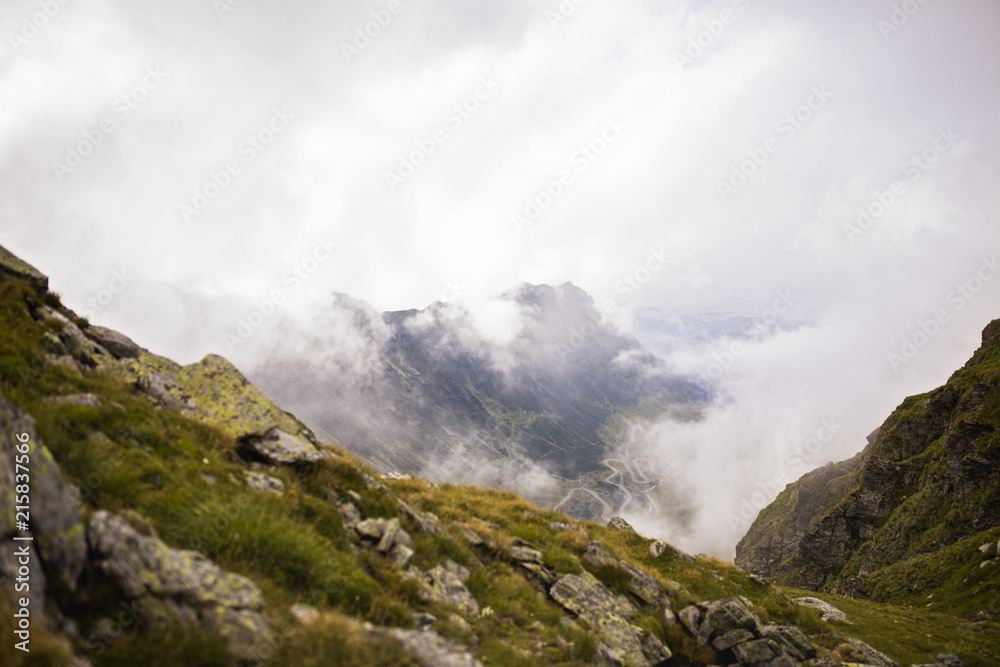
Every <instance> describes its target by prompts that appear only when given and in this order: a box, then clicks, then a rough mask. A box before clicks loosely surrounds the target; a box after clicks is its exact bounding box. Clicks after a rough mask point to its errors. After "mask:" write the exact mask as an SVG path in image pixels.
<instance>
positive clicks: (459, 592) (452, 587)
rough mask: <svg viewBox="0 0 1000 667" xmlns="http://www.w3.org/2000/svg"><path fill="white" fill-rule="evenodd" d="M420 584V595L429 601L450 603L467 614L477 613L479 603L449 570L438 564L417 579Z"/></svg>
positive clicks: (473, 614)
mask: <svg viewBox="0 0 1000 667" xmlns="http://www.w3.org/2000/svg"><path fill="white" fill-rule="evenodd" d="M418 581H420V584H421V591H420V595H421V597H422V598H423V599H424V600H427V601H429V602H440V603H442V604H450V605H453V606H455V607H457V608H458V609H460V610H461V611H463V612H465V613H466V614H468V615H469V616H475V615H477V614H479V603H478V602H476V598H474V597H472V593H470V592H469V589H468V588H466V587H465V584H463V583H462V580H461V579H459V578H458V577H457V576H456V575H455V574H454V573H453V572H451V571H450V570H448V569H446V568H444V567H442V566H440V565H438V566H437V567H435V568H433V569H432V570H430V571H429V572H427V573H426V574H424V575H423V576H422V577H420V578H419V579H418Z"/></svg>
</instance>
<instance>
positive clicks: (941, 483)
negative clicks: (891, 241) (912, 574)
mask: <svg viewBox="0 0 1000 667" xmlns="http://www.w3.org/2000/svg"><path fill="white" fill-rule="evenodd" d="M998 360H1000V320H997V321H994V322H993V323H991V324H990V325H989V326H988V327H986V329H985V331H984V332H983V344H982V347H980V349H979V350H978V351H977V352H976V353H975V355H974V356H973V357H972V359H970V360H969V362H968V363H967V364H966V365H965V366H964V367H963V368H962V369H961V370H959V371H957V372H956V373H955V374H954V375H953V376H952V377H951V378H950V379H949V381H948V383H947V384H946V385H944V386H943V387H940V388H938V389H936V390H934V391H932V392H930V393H929V394H925V395H922V396H915V397H911V398H908V399H906V400H905V401H904V402H903V404H902V405H900V406H899V408H897V409H896V411H895V412H894V413H893V414H892V416H890V417H889V419H888V420H886V422H885V423H884V424H883V425H882V426H881V427H880V428H879V429H877V430H876V431H875V432H874V433H873V434H872V435H871V436H870V438H869V444H868V445H867V446H866V447H865V449H864V450H863V451H862V452H861V453H860V454H858V455H857V456H855V457H854V458H852V459H850V460H848V461H843V462H841V463H836V464H828V465H826V466H824V467H822V468H819V469H817V470H814V471H813V472H810V473H808V474H806V475H805V476H803V477H802V478H801V479H800V480H798V481H797V482H795V483H793V484H790V485H789V486H788V487H787V488H786V489H785V490H784V491H783V492H782V493H781V494H779V496H778V498H777V499H776V500H775V501H774V502H773V503H772V504H771V505H770V506H769V507H767V508H765V509H764V510H763V511H761V513H760V514H759V515H758V517H757V520H756V521H755V522H754V523H753V525H752V526H751V527H750V530H749V531H748V532H747V534H746V535H745V536H744V537H743V539H742V540H740V543H739V544H738V545H737V547H736V562H737V564H738V565H740V566H741V567H743V568H745V569H747V570H749V571H751V572H754V573H757V574H760V575H764V576H767V577H774V578H777V579H779V580H780V581H782V582H783V583H786V584H789V585H793V586H797V587H801V588H807V589H813V590H815V589H819V588H820V587H823V586H825V585H827V584H831V585H833V589H834V590H835V591H836V592H840V593H843V594H848V595H854V596H861V597H866V596H869V595H870V594H871V593H872V590H873V581H875V580H876V579H877V577H878V572H879V570H880V569H881V568H885V567H888V566H892V565H894V564H896V563H900V562H902V561H905V560H907V559H910V558H914V557H918V556H920V555H922V554H927V553H932V552H935V551H938V550H940V549H943V548H945V547H947V546H948V545H951V544H954V543H956V542H958V541H960V540H963V539H966V538H971V537H973V536H975V535H977V534H979V533H981V532H984V531H987V530H989V529H991V528H994V527H996V526H1000V511H998V508H1000V414H998V413H997V410H996V408H995V405H996V404H997V401H1000V374H998V373H997V367H998V365H1000V362H998Z"/></svg>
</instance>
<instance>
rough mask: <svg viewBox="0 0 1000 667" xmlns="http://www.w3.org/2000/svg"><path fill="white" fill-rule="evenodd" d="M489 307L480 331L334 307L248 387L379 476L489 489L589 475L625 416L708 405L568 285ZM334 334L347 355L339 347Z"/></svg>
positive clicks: (452, 317)
mask: <svg viewBox="0 0 1000 667" xmlns="http://www.w3.org/2000/svg"><path fill="white" fill-rule="evenodd" d="M493 306H494V307H495V308H496V309H497V311H498V312H499V313H500V314H501V315H502V317H500V318H498V319H501V320H502V322H498V323H495V324H494V323H490V324H488V325H483V324H480V323H477V322H476V321H475V320H474V318H473V317H472V316H471V315H470V313H468V312H466V311H465V310H463V309H462V308H460V307H458V306H456V305H453V304H445V303H435V304H433V305H431V306H430V307H428V308H426V309H424V310H421V311H415V310H410V311H401V312H389V313H381V314H380V313H377V312H375V311H374V310H373V309H372V308H371V307H370V306H368V305H367V304H364V303H362V302H359V301H355V300H352V299H350V298H348V297H345V296H343V295H338V296H337V297H336V298H335V299H334V302H333V304H332V305H331V308H330V311H329V312H328V313H325V314H324V315H323V316H322V317H323V319H321V320H320V321H319V323H318V324H317V329H319V330H320V333H319V334H316V335H315V336H314V337H313V338H311V339H309V338H307V339H305V340H297V339H293V340H291V341H289V340H288V339H283V340H282V343H281V345H280V346H277V347H276V348H275V349H274V350H273V351H272V353H271V354H269V355H268V357H269V358H270V361H269V362H268V363H266V364H263V365H261V366H259V367H257V368H255V369H253V371H252V375H253V377H254V378H255V380H257V381H258V382H260V383H261V384H262V385H264V386H267V387H268V389H269V391H270V392H271V393H272V394H273V395H274V396H275V397H276V398H278V399H279V400H281V402H282V403H283V404H285V405H288V406H290V408H291V409H292V410H294V411H295V412H296V413H297V414H301V415H303V416H304V417H306V418H307V419H309V420H310V421H311V422H313V423H315V424H316V425H317V427H318V428H321V429H322V430H323V431H324V432H326V433H329V434H331V436H332V437H334V438H336V439H337V440H339V441H340V442H343V443H345V445H346V446H348V447H350V448H351V449H352V450H353V451H355V452H357V453H359V454H361V455H362V456H364V457H365V458H366V459H368V460H370V461H371V462H373V464H375V465H376V466H378V467H380V468H382V469H383V470H387V471H398V472H401V473H408V474H422V475H425V476H428V477H431V478H433V479H438V480H442V481H456V480H467V479H468V480H474V481H476V482H477V483H482V484H486V485H490V486H502V485H503V482H504V481H509V480H510V479H514V478H516V477H517V476H519V475H520V474H522V473H525V472H531V471H544V472H545V473H548V474H551V475H552V476H554V477H556V478H563V479H568V478H576V477H579V476H580V475H582V474H585V473H588V472H593V471H595V470H601V469H603V468H602V463H601V462H602V461H603V459H605V458H607V457H608V456H612V455H614V454H615V453H616V443H615V436H616V429H617V427H618V426H619V424H620V422H621V420H622V419H623V418H624V417H627V416H629V415H637V414H646V415H661V414H663V413H664V412H666V411H668V410H675V411H677V412H678V413H682V414H686V415H693V414H696V413H697V411H698V409H699V407H700V405H701V403H702V402H703V401H705V400H706V399H707V398H708V397H707V394H706V392H705V391H703V390H702V389H700V388H699V387H697V386H696V385H694V384H692V383H690V382H688V381H685V380H683V379H680V378H676V377H670V376H669V375H668V374H667V372H666V370H665V369H664V368H663V367H662V365H661V364H660V362H659V361H658V360H657V359H656V358H655V357H654V356H653V355H651V354H650V353H648V352H647V351H646V350H644V349H643V348H642V346H641V345H640V344H639V343H638V342H637V341H636V340H635V339H633V338H631V337H628V336H625V335H622V334H620V333H618V332H617V331H616V330H614V329H613V328H612V327H611V326H609V325H607V324H606V323H601V321H600V319H601V318H600V316H599V314H598V312H597V310H596V308H595V307H594V303H593V300H592V299H591V297H590V296H588V295H587V294H586V293H585V292H584V291H583V290H581V289H579V288H577V287H575V286H573V285H572V284H569V283H567V284H564V285H562V286H560V287H549V286H544V285H543V286H536V285H524V286H522V287H521V288H520V289H518V290H516V291H515V292H513V293H511V294H507V295H504V297H503V298H502V299H500V300H499V301H497V302H496V303H495V304H493ZM345 323H346V324H345ZM345 328H347V329H349V330H350V331H351V333H352V334H353V335H352V340H355V341H360V343H358V344H355V345H352V346H349V347H348V348H346V349H344V348H343V341H344V339H345V336H344V335H343V333H344V329H345ZM501 328H502V329H504V331H502V332H501V331H499V329H501ZM324 330H325V331H326V332H327V333H323V331H324ZM300 335H306V334H300ZM358 358H364V364H363V367H362V369H361V370H359V369H358V368H357V359H358Z"/></svg>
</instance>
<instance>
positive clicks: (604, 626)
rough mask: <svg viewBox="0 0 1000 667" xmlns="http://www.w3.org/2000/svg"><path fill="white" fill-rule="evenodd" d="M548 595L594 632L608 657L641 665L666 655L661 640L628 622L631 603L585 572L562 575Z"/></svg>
mask: <svg viewBox="0 0 1000 667" xmlns="http://www.w3.org/2000/svg"><path fill="white" fill-rule="evenodd" d="M549 595H550V596H551V597H552V599H553V600H555V601H556V602H558V603H559V604H560V605H562V606H563V607H564V608H565V609H566V610H568V611H570V612H572V613H573V614H574V615H576V616H577V617H579V618H580V620H582V621H583V622H584V623H586V624H587V625H588V626H589V627H590V628H591V629H592V630H594V631H595V632H596V633H597V635H598V637H599V638H600V640H601V642H602V643H603V644H604V645H605V650H603V651H602V652H603V653H604V654H605V656H606V657H607V658H610V659H611V660H612V661H619V664H628V665H635V666H637V667H642V666H645V665H652V664H656V663H658V662H661V661H663V660H666V659H667V658H669V657H670V651H669V649H667V647H666V646H664V645H663V644H662V642H660V641H659V640H658V639H657V638H656V637H653V636H652V635H645V634H644V633H643V631H642V629H641V628H639V627H638V626H636V625H633V624H632V623H631V619H632V618H633V617H634V616H635V614H636V608H635V606H634V605H633V604H632V603H631V602H629V601H628V600H627V599H625V598H623V597H620V596H615V595H613V594H612V593H611V591H609V590H608V589H607V587H606V586H605V585H604V584H602V583H601V582H600V581H598V579H597V578H596V577H594V575H592V574H590V573H589V572H584V573H583V574H580V575H576V574H565V575H562V576H561V577H559V579H558V580H557V581H556V583H555V584H554V585H553V586H552V588H551V589H550V590H549Z"/></svg>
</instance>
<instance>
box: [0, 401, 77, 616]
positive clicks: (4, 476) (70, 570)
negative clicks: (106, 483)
mask: <svg viewBox="0 0 1000 667" xmlns="http://www.w3.org/2000/svg"><path fill="white" fill-rule="evenodd" d="M19 434H26V435H27V438H28V443H27V444H28V447H29V450H28V454H27V457H28V458H27V460H28V464H27V467H28V469H29V470H30V475H31V494H30V500H31V505H30V507H31V509H30V512H31V521H30V523H31V535H32V536H33V537H34V538H35V539H34V542H33V543H32V548H33V549H34V551H35V552H37V555H38V556H39V557H38V558H35V559H33V560H32V568H33V572H34V573H36V574H40V573H41V567H40V565H41V564H42V563H44V564H45V566H44V567H45V578H46V579H47V580H48V584H49V585H50V586H53V587H54V588H55V589H56V590H55V591H54V592H55V593H56V594H57V595H58V596H61V595H62V594H63V593H71V592H73V591H75V590H76V585H77V579H78V577H79V576H80V572H81V571H82V570H83V566H84V563H85V562H86V559H87V543H86V538H85V536H84V526H83V519H82V518H81V516H80V507H79V502H78V500H77V495H76V492H75V489H74V488H73V487H72V486H70V485H69V484H67V483H66V482H65V481H63V478H62V474H61V472H60V470H59V466H58V465H56V463H55V460H54V459H53V458H52V454H51V452H49V450H48V448H47V447H46V446H45V443H44V442H42V440H41V438H39V437H38V432H37V431H36V429H35V420H34V419H32V418H31V417H30V416H28V415H27V414H26V413H24V412H23V411H22V410H21V409H20V408H17V407H16V406H14V405H13V404H12V403H10V402H9V401H8V400H7V399H6V398H4V396H3V395H0V461H2V463H0V503H2V507H3V509H2V510H0V535H3V536H8V535H12V534H14V533H15V532H16V523H15V521H16V516H15V511H14V510H15V507H16V506H17V505H20V504H22V503H18V502H17V499H18V496H19V495H22V494H18V493H16V487H17V484H16V483H15V479H16V478H15V474H20V473H21V472H22V471H20V470H17V469H16V468H15V462H16V461H17V460H16V459H15V456H23V454H20V453H19V450H18V446H20V445H22V443H21V441H20V440H19V439H18V437H17V436H18V435H19ZM13 563H15V561H14V560H13V559H4V560H3V561H2V562H0V573H2V572H11V573H13V572H15V571H16V568H15V569H14V570H9V569H8V568H11V567H14V565H13Z"/></svg>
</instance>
